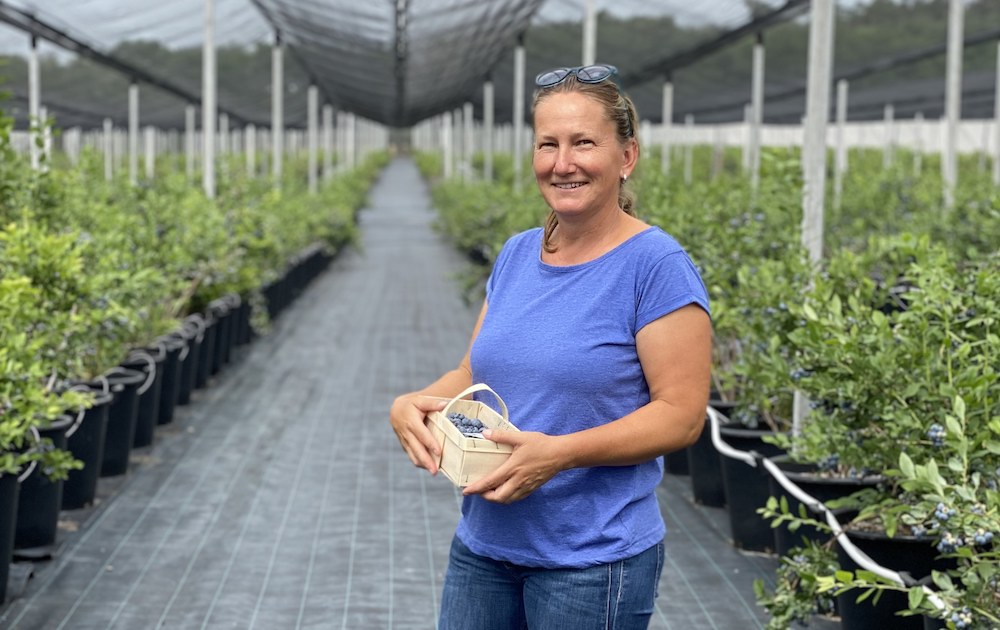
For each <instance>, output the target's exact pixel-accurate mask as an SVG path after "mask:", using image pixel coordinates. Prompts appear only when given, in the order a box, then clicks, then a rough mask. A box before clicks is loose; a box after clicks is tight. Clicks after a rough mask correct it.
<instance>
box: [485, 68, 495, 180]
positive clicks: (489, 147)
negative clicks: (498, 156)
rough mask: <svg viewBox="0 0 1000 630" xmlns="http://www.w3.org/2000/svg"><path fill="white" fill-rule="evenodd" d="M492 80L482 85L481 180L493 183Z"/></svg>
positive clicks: (487, 80)
mask: <svg viewBox="0 0 1000 630" xmlns="http://www.w3.org/2000/svg"><path fill="white" fill-rule="evenodd" d="M493 98H494V97H493V80H492V79H486V83H484V84H483V179H485V180H486V181H488V182H492V181H493V124H494V123H493V119H494V111H493Z"/></svg>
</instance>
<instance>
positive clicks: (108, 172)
mask: <svg viewBox="0 0 1000 630" xmlns="http://www.w3.org/2000/svg"><path fill="white" fill-rule="evenodd" d="M114 170H115V130H114V127H113V126H112V123H111V119H110V118H105V119H104V180H105V181H108V182H110V181H111V180H112V179H113V178H114Z"/></svg>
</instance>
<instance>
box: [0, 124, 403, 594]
mask: <svg viewBox="0 0 1000 630" xmlns="http://www.w3.org/2000/svg"><path fill="white" fill-rule="evenodd" d="M10 130H11V120H10V119H9V118H8V117H5V116H3V115H2V114H0V270H2V271H0V331H2V333H3V334H2V335H0V366H2V369H0V479H3V481H4V484H5V485H6V486H11V485H12V484H13V485H14V487H15V488H16V479H17V477H18V476H19V475H22V476H23V475H24V474H25V472H26V471H27V469H28V467H29V466H31V465H33V463H36V462H37V465H38V466H40V467H41V470H43V471H44V473H45V474H46V476H47V477H49V478H50V479H53V480H60V479H66V478H67V475H69V474H70V473H71V472H73V471H76V470H78V469H79V468H80V466H81V461H80V460H79V459H77V458H75V457H74V456H73V454H72V453H71V452H70V451H68V450H66V449H65V448H56V447H54V445H53V444H52V442H51V440H46V439H40V433H39V431H40V430H44V429H45V428H46V427H49V426H50V425H53V424H54V423H57V422H59V421H60V418H61V417H62V416H63V415H64V414H67V413H68V412H69V413H71V414H72V415H73V416H76V415H77V414H76V411H77V410H79V409H84V408H86V407H88V406H90V405H93V404H94V402H95V394H94V392H93V387H94V386H95V384H96V383H100V382H103V383H102V384H101V385H100V387H102V388H104V389H108V388H109V385H108V381H113V380H114V377H121V376H123V375H128V370H130V369H138V372H137V373H138V374H139V375H140V378H139V381H140V382H142V383H145V384H146V386H147V387H148V386H150V385H151V384H152V372H153V371H154V369H153V366H152V365H149V366H146V364H145V363H144V362H146V361H148V362H150V363H153V362H156V361H158V360H162V358H158V359H156V360H153V359H150V358H149V357H151V356H152V354H155V351H156V350H157V349H159V350H165V347H166V346H173V349H174V350H175V351H179V350H180V345H181V344H180V341H181V339H180V338H184V337H188V338H190V337H191V336H192V335H193V334H195V333H197V331H196V330H195V331H194V332H192V327H191V316H193V315H195V316H196V315H197V314H203V315H204V317H205V318H207V319H209V320H211V319H212V317H213V315H212V313H213V312H217V313H219V314H220V315H221V314H224V312H226V311H229V310H230V309H232V310H233V313H234V315H235V313H236V312H237V310H238V311H239V312H240V316H241V318H243V319H245V320H246V324H247V326H249V322H250V320H252V322H253V326H254V329H255V330H256V331H257V332H263V331H265V330H266V327H267V325H268V317H269V314H271V315H273V314H274V312H275V311H276V310H277V308H278V307H279V306H280V305H282V304H283V303H286V302H287V301H288V299H289V295H288V289H287V288H285V287H286V286H287V284H288V283H286V282H284V280H285V277H286V276H287V275H288V274H289V269H290V268H291V269H300V268H302V267H307V266H308V265H305V264H301V263H306V262H308V260H311V259H312V258H324V257H328V256H329V255H330V254H331V253H332V252H334V251H336V250H337V249H339V248H341V247H343V246H344V245H345V244H347V243H349V242H350V241H352V240H353V239H354V235H355V225H356V213H357V211H358V210H359V209H360V207H361V206H362V204H363V201H364V198H365V195H366V193H367V190H368V188H369V186H370V184H371V182H372V181H373V179H374V177H375V175H376V174H377V173H378V171H379V170H380V168H381V166H382V165H383V164H384V162H385V160H386V159H387V155H386V154H385V153H373V154H370V155H369V156H368V158H367V160H365V161H364V162H363V163H362V165H360V166H359V167H358V168H357V169H355V170H353V171H351V172H345V173H342V174H340V175H339V176H338V177H336V178H335V179H333V180H332V181H330V182H327V183H326V184H325V185H324V186H323V187H322V188H321V189H320V191H319V192H318V193H316V194H309V193H308V192H307V189H306V185H305V182H306V177H305V174H304V168H305V160H304V159H303V160H291V161H290V164H289V166H288V167H287V168H286V170H285V173H286V174H285V177H284V179H283V180H282V182H281V185H280V187H278V186H275V184H274V182H271V181H265V180H257V179H251V178H248V177H246V176H245V175H244V169H242V168H239V169H238V168H228V169H227V168H223V169H220V172H221V173H224V174H225V175H224V176H223V177H221V178H220V181H219V187H218V190H219V193H218V196H217V198H216V199H214V200H209V199H207V198H206V197H205V196H204V195H203V194H202V193H201V192H200V190H199V187H198V184H197V182H194V183H193V184H192V183H191V182H188V181H187V178H186V177H184V175H183V174H171V173H164V174H162V176H161V177H159V178H158V179H157V180H156V181H155V182H148V183H145V184H143V185H140V186H130V185H128V183H127V182H126V181H125V180H124V179H123V178H119V179H116V180H114V181H112V182H105V181H104V179H103V172H102V166H101V164H102V163H101V161H100V160H99V158H98V156H97V155H96V154H85V155H84V156H83V159H82V161H81V163H80V164H79V166H77V167H73V168H55V167H52V166H51V165H48V166H49V167H48V168H43V169H41V170H33V169H31V168H30V167H29V165H28V164H27V161H26V160H25V159H23V158H21V157H20V156H19V155H18V154H17V153H16V152H15V151H14V150H13V149H12V147H11V145H10V140H9V138H10ZM233 159H236V158H233ZM317 255H318V256H317ZM294 273H296V274H304V273H310V272H309V271H296V272H294ZM230 297H232V298H234V299H235V301H236V303H235V304H233V303H231V302H229V303H227V300H229V298H230ZM237 307H239V308H237ZM232 320H233V326H235V322H236V320H237V318H236V317H235V316H234V317H233V318H232ZM195 328H197V326H195ZM203 333H204V330H202V331H201V334H203ZM220 334H222V333H220ZM226 334H227V335H229V336H231V337H233V338H235V337H236V331H235V328H234V329H233V331H232V332H228V331H227V333H226ZM171 340H172V341H171ZM220 347H222V346H221V345H220ZM136 351H144V352H139V354H138V355H137V354H136ZM130 363H131V365H130ZM144 374H145V375H146V376H143V375H144ZM147 377H148V378H147ZM202 378H204V375H203V376H202ZM111 388H113V384H112V385H111ZM98 397H99V396H98ZM136 404H138V403H136ZM147 433H148V431H147ZM130 437H131V436H130ZM135 437H136V439H139V440H140V442H141V440H142V439H151V435H147V436H146V437H145V438H144V437H143V436H142V435H136V436H135ZM132 442H133V440H132V439H130V438H126V439H125V443H126V444H125V447H124V448H125V454H124V459H125V462H127V457H128V455H127V451H128V448H130V447H131V446H132V445H133V444H132ZM105 464H107V462H105ZM105 467H107V466H105ZM89 472H91V473H92V472H93V471H89ZM104 472H105V474H107V473H108V472H109V471H104ZM111 472H113V471H111ZM121 472H123V470H118V474H120V473H121ZM11 479H13V480H14V482H12V481H11ZM0 513H4V514H5V515H6V514H10V513H12V512H7V511H6V510H0ZM5 534H6V532H5V531H4V528H3V527H2V526H0V537H4V536H5ZM0 542H3V539H2V538H0ZM0 565H2V567H3V568H4V569H6V567H7V562H6V561H5V560H4V559H3V558H2V557H0ZM0 578H3V579H0V586H5V585H6V579H5V578H6V575H3V576H0Z"/></svg>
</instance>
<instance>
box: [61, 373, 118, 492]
mask: <svg viewBox="0 0 1000 630" xmlns="http://www.w3.org/2000/svg"><path fill="white" fill-rule="evenodd" d="M113 400H114V396H113V395H112V394H111V393H110V392H107V393H105V392H98V393H96V394H95V397H94V404H93V406H91V407H90V408H89V409H86V410H84V412H83V415H82V417H81V418H80V419H79V423H78V424H75V425H74V426H71V427H70V428H69V429H68V430H67V431H66V449H67V450H68V451H69V452H70V453H72V454H73V457H75V458H76V459H78V460H80V461H81V462H83V468H82V469H80V470H71V471H69V476H68V477H67V478H66V481H64V482H63V492H62V508H63V509H64V510H75V509H78V508H82V507H86V506H88V505H90V504H91V503H93V502H94V497H95V496H96V494H97V479H98V477H99V476H100V471H101V462H102V461H103V460H104V440H105V438H106V436H107V432H108V410H109V409H110V408H111V402H112V401H113Z"/></svg>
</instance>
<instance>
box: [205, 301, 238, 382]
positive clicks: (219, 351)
mask: <svg viewBox="0 0 1000 630" xmlns="http://www.w3.org/2000/svg"><path fill="white" fill-rule="evenodd" d="M209 309H210V312H211V314H212V319H214V320H215V329H216V330H215V354H214V356H213V357H212V371H211V374H213V375H214V374H218V373H219V372H220V371H221V370H222V368H223V367H224V366H225V365H226V364H228V363H229V359H230V345H231V343H232V323H233V316H232V311H231V310H230V309H229V304H228V303H227V302H226V301H225V299H218V300H216V301H214V302H212V303H211V304H210V305H209Z"/></svg>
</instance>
